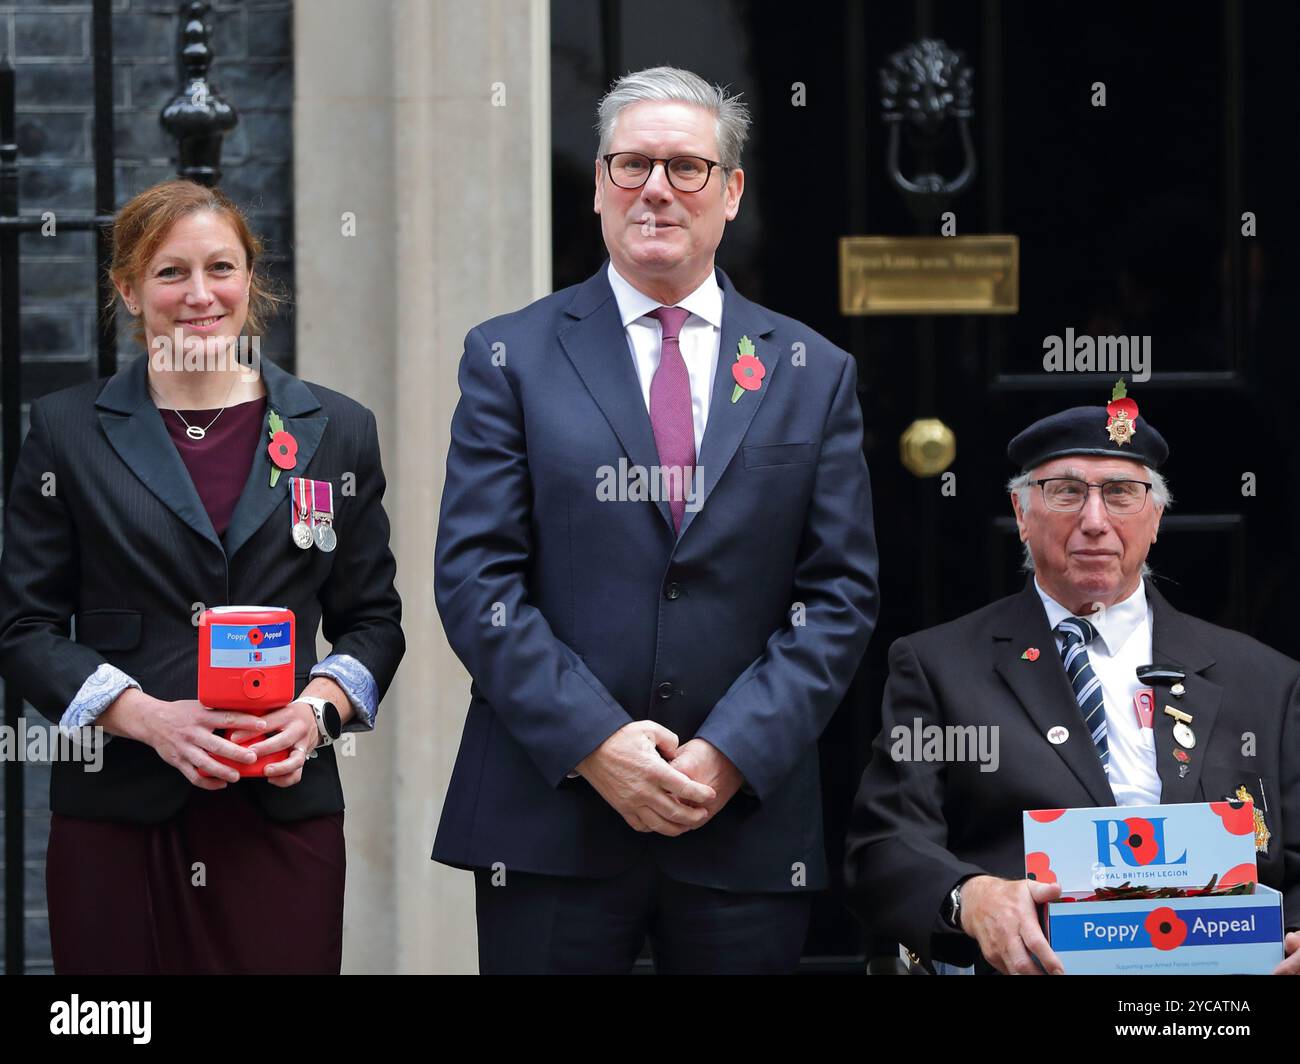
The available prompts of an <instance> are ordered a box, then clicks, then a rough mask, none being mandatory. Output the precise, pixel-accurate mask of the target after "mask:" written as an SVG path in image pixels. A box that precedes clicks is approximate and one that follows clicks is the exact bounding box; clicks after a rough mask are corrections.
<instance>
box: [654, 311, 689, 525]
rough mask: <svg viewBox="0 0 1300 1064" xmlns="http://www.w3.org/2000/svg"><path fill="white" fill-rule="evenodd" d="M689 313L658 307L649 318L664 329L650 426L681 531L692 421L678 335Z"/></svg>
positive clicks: (676, 520) (686, 377)
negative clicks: (666, 472)
mask: <svg viewBox="0 0 1300 1064" xmlns="http://www.w3.org/2000/svg"><path fill="white" fill-rule="evenodd" d="M690 316H691V312H690V311H689V310H683V309H682V308H681V307H660V308H659V309H658V310H652V311H651V312H650V314H649V315H648V317H651V318H658V319H659V324H660V325H662V326H663V344H662V345H661V347H660V349H659V368H658V369H656V370H655V375H654V377H653V378H652V379H651V381H650V427H651V428H652V429H653V430H654V434H655V446H656V447H657V448H658V449H659V466H660V468H661V469H667V470H671V471H672V472H671V473H670V476H669V479H668V483H669V484H670V485H671V490H670V493H669V501H668V505H669V508H670V509H671V510H672V512H673V527H674V528H676V529H677V531H678V532H680V531H681V530H682V517H683V515H684V514H685V513H686V502H685V494H684V492H683V491H682V490H681V489H682V487H683V486H684V484H685V479H686V477H688V476H691V477H693V476H694V474H695V419H694V417H693V416H692V413H691V378H690V375H689V374H688V373H687V372H686V360H685V359H683V358H682V349H681V346H680V345H679V344H678V342H677V336H678V334H679V333H680V332H681V331H682V326H683V325H684V324H685V323H686V319H687V318H689V317H690Z"/></svg>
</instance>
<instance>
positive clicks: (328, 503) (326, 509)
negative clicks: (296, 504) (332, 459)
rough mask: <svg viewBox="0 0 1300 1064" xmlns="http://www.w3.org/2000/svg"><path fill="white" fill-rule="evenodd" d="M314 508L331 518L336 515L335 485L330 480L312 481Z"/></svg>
mask: <svg viewBox="0 0 1300 1064" xmlns="http://www.w3.org/2000/svg"><path fill="white" fill-rule="evenodd" d="M310 484H311V490H312V509H314V510H315V511H316V512H317V513H318V514H321V515H322V516H324V517H328V518H330V519H331V520H332V519H333V517H334V485H333V484H331V483H330V482H329V481H328V480H313V481H310Z"/></svg>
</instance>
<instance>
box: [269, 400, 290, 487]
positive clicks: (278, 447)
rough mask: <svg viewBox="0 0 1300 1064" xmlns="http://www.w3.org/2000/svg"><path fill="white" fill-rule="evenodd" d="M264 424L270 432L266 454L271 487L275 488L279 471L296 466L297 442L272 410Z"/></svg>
mask: <svg viewBox="0 0 1300 1064" xmlns="http://www.w3.org/2000/svg"><path fill="white" fill-rule="evenodd" d="M266 423H267V425H269V426H270V431H271V442H270V443H269V444H267V447H266V453H267V454H269V455H270V456H271V487H275V482H276V481H277V480H279V479H280V470H282V469H292V468H293V467H294V466H296V465H297V464H298V441H297V440H295V439H294V438H293V436H291V435H290V434H289V433H288V432H286V431H285V430H284V421H283V420H282V419H281V417H280V415H279V414H277V413H276V412H275V411H274V410H272V411H271V416H270V417H268V418H267V419H266Z"/></svg>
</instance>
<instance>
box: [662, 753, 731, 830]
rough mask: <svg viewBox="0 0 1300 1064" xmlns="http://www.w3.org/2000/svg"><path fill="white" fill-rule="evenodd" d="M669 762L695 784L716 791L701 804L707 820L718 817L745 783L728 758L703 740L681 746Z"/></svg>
mask: <svg viewBox="0 0 1300 1064" xmlns="http://www.w3.org/2000/svg"><path fill="white" fill-rule="evenodd" d="M671 760H672V763H673V768H675V769H677V770H678V771H679V772H684V773H686V775H688V776H690V777H691V779H693V780H695V782H696V783H705V784H708V786H710V787H712V788H713V790H714V791H715V792H716V797H715V798H714V799H713V800H712V801H709V802H705V803H703V805H704V809H705V811H706V812H707V813H708V814H709V818H710V819H712V818H713V817H715V816H717V815H718V812H719V811H720V810H721V809H722V807H723V806H725V805H726V804H727V803H728V802H729V801H731V799H732V798H733V797H734V796H735V794H736V792H737V791H738V790H740V788H741V785H742V784H743V783H744V782H745V778H744V777H743V776H742V775H741V774H740V769H738V768H736V766H735V764H734V763H733V762H732V761H731V759H730V758H728V757H727V755H726V754H724V753H723V752H722V751H721V750H719V749H718V748H717V747H716V746H714V745H713V744H712V743H709V742H707V741H706V740H704V739H691V740H690V741H689V742H686V743H683V744H682V745H681V746H680V747H678V748H677V753H676V754H675V755H674V756H673V757H672V759H671Z"/></svg>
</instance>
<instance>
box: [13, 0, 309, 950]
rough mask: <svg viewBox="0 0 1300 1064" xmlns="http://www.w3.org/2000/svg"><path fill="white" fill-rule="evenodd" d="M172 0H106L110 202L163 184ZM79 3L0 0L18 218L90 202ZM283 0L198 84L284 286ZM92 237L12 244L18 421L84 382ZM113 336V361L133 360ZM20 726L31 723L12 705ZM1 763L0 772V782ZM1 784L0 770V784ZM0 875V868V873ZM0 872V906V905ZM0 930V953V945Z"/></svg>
mask: <svg viewBox="0 0 1300 1064" xmlns="http://www.w3.org/2000/svg"><path fill="white" fill-rule="evenodd" d="M180 7H181V5H180V4H179V3H172V2H167V3H162V2H158V0H153V2H147V0H115V2H114V4H113V56H114V59H113V120H114V124H115V155H116V167H115V171H116V177H115V180H116V185H117V188H116V191H117V205H118V206H121V205H122V204H123V203H125V202H126V201H127V200H128V199H129V198H130V197H131V196H133V195H135V194H136V193H138V192H140V191H141V190H143V189H145V188H148V187H149V186H150V185H152V184H154V183H156V182H158V181H163V180H166V179H168V178H171V177H174V176H175V174H176V164H175V162H174V159H173V156H174V152H175V141H174V140H172V138H171V137H170V136H169V135H168V134H167V133H166V132H165V131H164V130H163V129H162V128H161V126H160V125H159V122H158V116H159V113H160V112H161V111H162V109H163V107H164V106H166V104H167V103H168V102H169V101H170V100H171V98H172V97H173V96H174V95H175V94H176V92H177V91H178V90H179V88H180V87H181V77H180V72H179V71H178V68H177V58H176V56H177V33H178V16H177V12H178V11H179V9H180ZM90 11H91V6H90V4H88V3H80V4H78V3H50V2H36V0H26V2H12V0H11V2H0V55H4V56H5V57H7V58H8V60H9V62H10V63H11V64H12V65H13V66H14V68H15V82H16V90H17V112H18V113H17V137H18V146H19V158H20V166H21V171H20V177H19V194H20V197H21V201H20V203H21V206H20V209H21V212H22V213H23V214H24V215H28V214H40V213H41V212H43V211H47V210H50V211H54V212H55V215H56V218H57V214H58V212H59V211H68V212H77V213H89V212H90V211H91V209H92V207H93V195H94V159H93V155H92V143H93V139H92V103H93V101H92V89H91V51H90V48H91V14H90ZM292 12H293V4H292V0H229V2H218V3H215V4H213V6H212V9H211V11H210V12H209V14H208V17H207V22H208V25H209V27H210V29H211V31H212V32H211V38H210V44H211V47H212V50H213V53H214V55H215V61H214V63H213V65H212V68H211V70H210V72H209V81H210V85H211V87H212V88H213V90H214V91H215V92H218V93H220V94H221V95H222V96H224V97H225V99H226V101H227V102H228V103H230V104H231V105H232V106H233V107H234V108H235V110H236V112H237V113H238V115H239V124H238V125H237V126H236V127H235V129H234V130H233V131H232V132H231V133H230V134H229V135H228V136H227V138H226V142H225V148H224V151H223V154H222V164H223V171H224V175H223V178H222V181H221V187H222V188H223V189H224V191H225V192H226V193H227V194H229V195H230V196H231V197H232V198H233V199H234V200H235V201H236V202H237V203H238V204H239V205H240V206H241V207H243V208H244V210H246V211H247V212H248V215H249V219H250V222H251V224H252V226H253V228H254V230H255V231H257V232H258V233H260V234H261V236H262V238H263V240H264V241H265V242H266V245H267V252H268V253H267V255H266V258H265V260H264V261H265V265H266V268H267V270H268V271H269V273H270V275H271V276H272V277H274V278H275V279H276V280H277V281H278V282H279V283H280V286H281V288H282V289H283V290H285V291H286V293H288V294H289V295H290V296H291V295H292V291H293V163H292V156H293V137H292V126H291V117H292V107H293V58H292V56H293V26H292V22H293V13H292ZM95 299H96V294H95V258H94V238H93V237H92V235H91V234H90V233H88V232H81V233H72V232H69V233H59V234H58V235H56V236H51V237H44V236H41V235H40V234H35V233H33V234H27V235H25V236H24V237H23V238H22V347H23V360H22V365H23V384H22V387H23V399H24V409H23V416H24V419H25V418H26V406H27V403H28V402H30V401H31V400H32V399H34V398H37V397H39V396H41V395H44V394H45V393H47V392H50V391H54V390H57V389H59V388H64V387H67V386H69V385H73V384H77V383H80V382H82V381H86V380H90V379H92V378H94V377H95V375H96V360H95ZM139 351H140V349H139V348H138V347H136V346H135V345H134V344H133V343H132V342H131V341H130V339H129V338H128V337H127V336H126V334H125V332H121V333H119V346H118V358H119V362H124V361H126V360H129V359H130V358H132V357H134V356H135V355H136V354H138V353H139ZM262 356H263V357H267V358H271V359H272V360H274V361H275V362H278V363H280V364H281V365H284V366H287V367H289V368H292V367H293V364H294V348H293V321H292V316H291V314H290V313H287V312H283V313H281V315H280V316H279V317H278V318H277V319H276V320H275V321H274V322H273V323H272V325H271V326H270V328H269V330H268V333H267V335H266V336H265V337H263V338H262ZM28 717H29V719H30V720H32V721H33V722H34V723H41V724H43V723H44V719H43V718H41V717H40V716H39V715H38V714H37V713H36V712H35V711H34V710H30V709H29V710H28ZM24 767H25V772H24V790H25V793H26V813H25V822H26V831H25V834H26V861H25V880H26V897H25V913H26V920H25V926H26V933H27V938H26V950H27V970H28V971H29V972H48V971H50V970H51V965H50V946H49V929H48V925H47V922H46V918H45V843H46V838H47V836H48V832H49V804H48V791H49V770H48V767H45V766H41V765H39V764H38V765H31V764H28V765H25V766H24ZM4 771H5V766H4V765H2V764H0V773H3V772H4ZM2 778H3V777H2V776H0V779H2ZM0 867H2V865H0ZM3 889H4V888H3V879H2V878H0V905H2V904H3ZM2 936H3V926H2V925H0V949H3V938H2Z"/></svg>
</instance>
